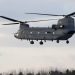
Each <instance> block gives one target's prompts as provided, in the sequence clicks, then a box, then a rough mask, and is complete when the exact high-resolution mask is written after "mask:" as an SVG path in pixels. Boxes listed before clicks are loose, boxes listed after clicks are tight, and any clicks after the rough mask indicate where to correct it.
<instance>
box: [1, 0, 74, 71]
mask: <svg viewBox="0 0 75 75" xmlns="http://www.w3.org/2000/svg"><path fill="white" fill-rule="evenodd" d="M74 11H75V0H0V15H4V16H8V17H11V18H15V19H18V20H32V19H39V18H45V19H46V18H47V16H36V15H26V14H24V13H25V12H41V13H51V14H68V13H71V12H74ZM48 18H49V17H48ZM5 21H6V20H3V19H0V55H1V56H0V71H8V70H12V69H19V68H24V69H25V67H26V68H33V69H39V68H43V67H44V68H45V67H48V66H50V67H53V68H65V69H66V68H70V69H71V68H75V51H74V50H75V35H74V36H73V37H72V38H70V44H69V45H66V43H65V41H63V42H60V44H56V42H53V43H52V42H47V43H45V44H44V45H43V46H40V45H39V44H38V42H35V45H30V44H29V42H27V41H21V40H18V39H16V38H14V36H13V34H14V33H15V32H16V31H17V30H18V27H19V26H18V25H17V26H2V25H1V24H2V23H6V22H7V23H8V22H9V21H6V22H5ZM53 23H54V24H55V23H56V21H51V22H44V23H42V22H40V23H30V24H31V26H40V25H42V26H45V25H47V26H51V24H53ZM13 61H14V62H13Z"/></svg>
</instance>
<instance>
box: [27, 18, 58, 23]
mask: <svg viewBox="0 0 75 75" xmlns="http://www.w3.org/2000/svg"><path fill="white" fill-rule="evenodd" d="M50 20H58V19H47V20H36V21H26V23H28V22H41V21H50Z"/></svg>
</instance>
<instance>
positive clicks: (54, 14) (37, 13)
mask: <svg viewBox="0 0 75 75" xmlns="http://www.w3.org/2000/svg"><path fill="white" fill-rule="evenodd" d="M26 14H36V15H47V16H66V15H55V14H42V13H26Z"/></svg>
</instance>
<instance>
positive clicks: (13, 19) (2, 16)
mask: <svg viewBox="0 0 75 75" xmlns="http://www.w3.org/2000/svg"><path fill="white" fill-rule="evenodd" d="M0 17H1V18H4V19H7V20H10V21H13V22H21V21H18V20H15V19H12V18H8V17H5V16H0Z"/></svg>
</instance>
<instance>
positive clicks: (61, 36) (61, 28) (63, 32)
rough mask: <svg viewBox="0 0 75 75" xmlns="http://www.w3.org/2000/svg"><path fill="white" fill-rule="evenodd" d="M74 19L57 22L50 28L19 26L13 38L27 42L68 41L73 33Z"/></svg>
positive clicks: (68, 18) (69, 18)
mask: <svg viewBox="0 0 75 75" xmlns="http://www.w3.org/2000/svg"><path fill="white" fill-rule="evenodd" d="M74 29H75V27H74V19H73V18H71V17H67V18H63V19H60V20H58V23H57V25H52V27H29V26H28V25H26V24H25V25H23V24H22V25H20V29H19V30H18V32H17V33H15V34H14V36H15V37H16V38H18V39H27V40H52V41H53V40H68V39H69V38H70V37H72V35H73V34H74V33H75V30H74Z"/></svg>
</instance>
